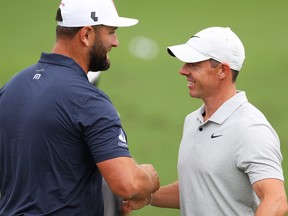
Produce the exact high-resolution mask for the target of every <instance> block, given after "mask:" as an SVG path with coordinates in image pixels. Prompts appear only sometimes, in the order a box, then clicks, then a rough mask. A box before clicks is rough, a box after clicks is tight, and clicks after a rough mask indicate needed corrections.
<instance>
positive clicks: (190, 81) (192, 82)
mask: <svg viewBox="0 0 288 216" xmlns="http://www.w3.org/2000/svg"><path fill="white" fill-rule="evenodd" d="M187 81H188V84H187V85H188V87H192V86H194V85H195V82H194V81H192V80H187Z"/></svg>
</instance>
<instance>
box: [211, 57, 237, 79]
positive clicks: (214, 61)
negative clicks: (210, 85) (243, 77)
mask: <svg viewBox="0 0 288 216" xmlns="http://www.w3.org/2000/svg"><path fill="white" fill-rule="evenodd" d="M219 64H221V62H219V61H217V60H215V59H210V65H211V67H212V68H216V67H217V66H218V65H219ZM230 69H231V68H230ZM231 72H232V83H235V82H236V80H237V77H238V74H239V71H237V70H234V69H231Z"/></svg>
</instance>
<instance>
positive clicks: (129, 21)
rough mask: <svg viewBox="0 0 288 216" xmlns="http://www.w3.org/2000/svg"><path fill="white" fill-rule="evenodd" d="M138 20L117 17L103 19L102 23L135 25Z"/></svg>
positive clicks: (124, 25)
mask: <svg viewBox="0 0 288 216" xmlns="http://www.w3.org/2000/svg"><path fill="white" fill-rule="evenodd" d="M138 22H139V20H137V19H132V18H126V17H117V18H115V19H110V20H105V21H103V23H102V25H106V26H113V27H129V26H133V25H136V24H137V23H138Z"/></svg>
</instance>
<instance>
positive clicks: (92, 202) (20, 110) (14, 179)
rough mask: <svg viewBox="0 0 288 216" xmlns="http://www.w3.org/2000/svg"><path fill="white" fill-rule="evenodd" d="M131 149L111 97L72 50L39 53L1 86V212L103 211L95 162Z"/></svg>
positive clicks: (86, 215)
mask: <svg viewBox="0 0 288 216" xmlns="http://www.w3.org/2000/svg"><path fill="white" fill-rule="evenodd" d="M123 156H124V157H130V153H129V150H128V146H127V141H126V135H125V132H124V130H123V129H122V126H121V122H120V119H119V116H118V114H117V111H116V110H115V108H114V106H113V104H112V103H111V101H110V100H109V98H108V97H107V95H105V94H104V93H103V92H102V91H101V90H99V89H97V88H96V87H95V86H93V85H92V84H90V83H89V81H88V79H87V76H86V74H85V72H84V71H83V70H82V68H81V67H80V66H79V65H78V64H77V63H76V62H75V61H74V60H72V59H71V58H68V57H65V56H62V55H58V54H46V53H42V55H41V59H40V60H39V62H38V63H37V64H35V65H33V66H31V67H29V68H27V69H25V70H23V71H22V72H20V73H18V74H17V75H16V76H15V77H14V78H12V79H11V81H9V82H8V83H7V84H6V85H5V86H3V87H2V89H1V90H0V190H1V199H0V215H5V216H6V215H9V216H10V215H25V216H26V215H38V216H39V215H53V216H54V215H55V216H56V215H59V216H60V215H61V216H68V215H69V216H73V215H83V216H90V215H91V216H101V215H103V201H102V192H101V190H102V188H101V185H102V176H101V174H100V172H99V170H98V168H97V166H96V164H95V163H98V162H101V161H105V160H109V159H112V158H116V157H123Z"/></svg>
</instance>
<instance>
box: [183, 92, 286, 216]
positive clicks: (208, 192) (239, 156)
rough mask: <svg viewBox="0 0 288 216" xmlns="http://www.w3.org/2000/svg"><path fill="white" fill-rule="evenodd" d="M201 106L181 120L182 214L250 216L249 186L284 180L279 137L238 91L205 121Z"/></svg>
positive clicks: (253, 200)
mask: <svg viewBox="0 0 288 216" xmlns="http://www.w3.org/2000/svg"><path fill="white" fill-rule="evenodd" d="M203 112H204V106H202V107H201V108H200V109H198V110H196V111H195V112H192V113H191V114H189V115H188V116H187V117H186V119H185V124H184V130H183V137H182V141H181V145H180V149H179V159H178V175H179V185H180V205H181V215H182V216H206V215H209V216H213V215H215V216H220V215H221V216H222V215H227V216H232V215H233V216H234V215H235V216H236V215H239V216H244V215H245V216H248V215H254V212H255V210H256V208H257V206H258V204H259V200H258V198H257V196H256V195H255V192H254V191H253V188H252V184H253V183H254V182H256V181H259V180H261V179H265V178H277V179H280V180H284V177H283V171H282V167H281V162H282V155H281V152H280V142H279V138H278V136H277V134H276V132H275V131H274V129H273V128H272V126H271V125H270V124H269V122H268V121H267V119H266V118H265V116H264V115H263V114H262V113H261V112H260V111H259V110H258V109H257V108H255V107H254V106H253V105H252V104H250V103H249V102H248V100H247V98H246V95H245V92H238V93H237V94H236V95H235V96H233V97H232V98H231V99H229V100H228V101H226V102H225V103H224V104H223V105H222V106H221V107H220V108H219V109H218V110H217V111H216V112H215V113H214V114H213V116H211V118H210V119H208V120H207V121H206V122H204V121H203V117H202V114H203Z"/></svg>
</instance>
